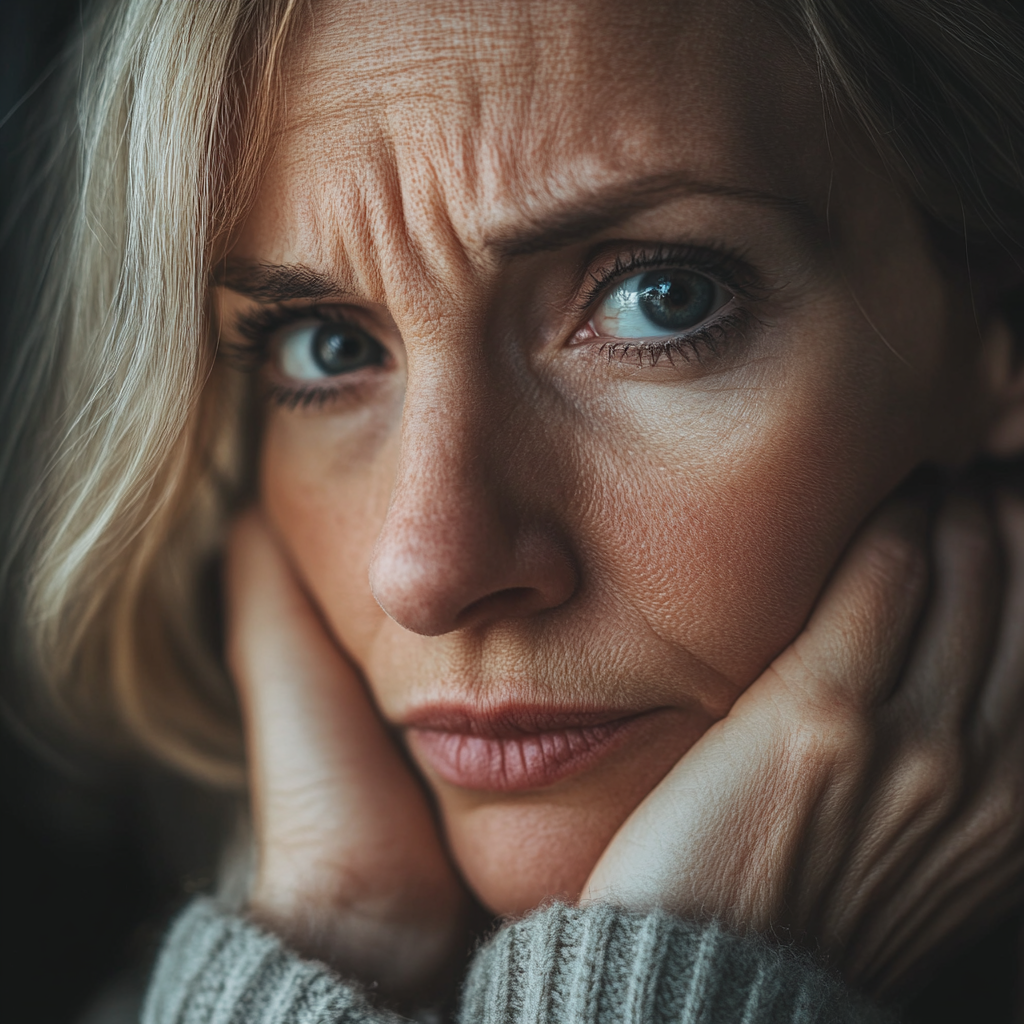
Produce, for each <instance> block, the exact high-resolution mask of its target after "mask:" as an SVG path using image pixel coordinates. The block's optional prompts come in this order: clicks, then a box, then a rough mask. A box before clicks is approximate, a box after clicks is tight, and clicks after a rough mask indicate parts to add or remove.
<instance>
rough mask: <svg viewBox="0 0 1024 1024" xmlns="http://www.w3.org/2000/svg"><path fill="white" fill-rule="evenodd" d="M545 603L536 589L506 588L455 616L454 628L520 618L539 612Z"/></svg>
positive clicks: (478, 601) (468, 606) (483, 598)
mask: <svg viewBox="0 0 1024 1024" xmlns="http://www.w3.org/2000/svg"><path fill="white" fill-rule="evenodd" d="M545 603H546V602H545V600H544V595H543V593H541V591H539V590H538V589H537V588H536V587H508V588H507V589H505V590H499V591H498V592H497V593H494V594H488V595H487V596H486V597H481V598H480V599H479V600H476V601H474V602H473V603H472V604H469V605H467V606H466V607H465V608H463V609H462V611H461V612H459V614H458V615H457V616H456V619H455V628H456V629H465V628H466V627H467V626H472V625H473V624H474V623H476V622H479V621H481V620H484V619H487V620H496V619H515V618H522V617H524V616H526V615H531V614H533V612H535V611H539V610H540V609H541V608H543V607H544V605H545Z"/></svg>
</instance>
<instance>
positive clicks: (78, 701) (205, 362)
mask: <svg viewBox="0 0 1024 1024" xmlns="http://www.w3.org/2000/svg"><path fill="white" fill-rule="evenodd" d="M294 6H295V0H171V2H168V0H128V2H120V3H119V2H107V3H101V4H98V5H96V6H95V7H94V8H93V9H92V11H91V12H90V16H89V19H88V21H87V22H86V23H85V24H84V26H83V28H82V31H81V33H80V35H79V37H78V39H77V40H76V41H75V43H74V44H73V46H72V47H71V49H70V50H69V52H68V54H67V56H66V58H65V61H64V67H63V70H62V73H61V76H60V80H59V81H58V82H57V83H56V85H55V88H54V90H53V95H52V97H51V99H50V104H51V107H52V109H54V110H57V111H60V112H61V115H62V116H61V117H59V118H58V119H56V121H55V123H52V124H50V125H49V126H47V134H48V142H49V145H48V147H47V148H46V149H44V151H43V153H42V159H41V163H42V167H41V174H40V176H41V178H42V179H43V180H45V181H46V182H48V183H49V187H50V190H51V191H50V192H49V193H48V192H47V191H45V190H43V191H41V193H40V195H39V197H38V201H37V207H38V209H39V212H40V214H41V217H40V218H38V219H37V223H38V220H40V219H41V220H42V221H43V230H42V231H39V229H38V228H37V229H36V231H37V232H38V233H39V236H40V237H41V238H44V239H45V240H46V249H45V250H44V252H42V253H41V254H40V255H41V256H42V258H43V260H44V261H45V265H44V267H43V272H42V274H41V277H40V280H39V284H38V287H37V290H36V294H35V295H34V296H32V301H31V302H30V303H27V304H26V305H27V306H28V307H29V308H30V309H31V316H30V317H26V318H24V319H23V321H22V322H21V324H20V325H19V333H20V338H19V345H18V352H17V357H16V358H17V363H16V365H15V366H14V368H13V372H9V373H8V375H7V380H8V382H9V387H8V394H7V395H5V396H4V400H5V406H6V407H7V408H9V409H11V410H12V412H14V414H15V416H16V417H17V419H16V421H15V422H14V423H12V424H11V428H13V429H11V428H9V429H8V431H7V432H6V441H7V444H6V446H5V448H6V450H3V451H2V453H0V454H2V459H3V461H2V463H0V467H2V469H3V470H6V471H7V472H5V473H4V475H5V477H7V478H8V479H10V478H11V477H12V476H14V475H15V474H16V468H17V467H16V464H18V463H20V465H21V470H22V472H21V477H22V479H21V481H20V482H21V483H22V488H21V489H22V491H23V500H22V502H21V506H20V508H19V509H16V510H13V512H12V521H11V523H10V533H11V540H12V544H11V548H10V549H11V550H12V551H14V552H19V551H21V552H25V553H27V554H28V557H27V558H26V559H24V560H23V561H22V563H21V565H20V566H17V567H16V570H15V573H13V574H10V575H11V578H14V579H17V580H18V581H19V583H20V587H19V589H20V590H21V592H22V595H23V598H22V600H23V615H24V618H23V621H24V623H25V626H26V628H25V630H24V636H25V637H26V638H27V639H28V640H29V641H30V648H29V650H28V651H27V653H28V655H29V660H30V662H31V664H32V667H33V671H34V673H35V674H36V675H37V676H38V678H41V679H42V680H43V681H44V682H45V683H46V684H47V685H48V688H49V691H50V696H51V697H52V698H53V700H54V701H55V702H56V703H57V704H58V705H59V706H61V707H62V709H63V711H64V713H65V715H66V717H68V718H69V719H72V720H77V721H82V720H86V719H95V718H96V715H97V713H99V715H100V717H101V718H103V719H105V720H106V723H105V724H106V725H108V726H109V725H114V724H116V725H118V726H123V727H126V729H127V731H128V732H129V733H131V734H133V735H135V736H136V737H138V738H139V739H140V740H141V741H142V742H143V743H144V744H145V746H147V747H148V748H150V749H151V750H153V751H155V752H156V753H157V754H158V755H160V756H161V757H163V758H164V759H166V760H169V761H171V762H173V763H175V764H177V765H179V766H180V767H182V768H184V769H186V770H187V771H189V772H192V773H194V774H198V775H201V776H204V777H206V778H211V779H214V780H218V781H221V782H225V783H230V782H237V781H239V779H240V768H239V766H240V763H241V748H240V740H239V731H238V728H237V725H236V722H235V714H234V711H233V705H232V701H231V697H230V689H229V688H228V687H227V685H226V684H225V680H224V676H223V672H222V669H221V667H220V663H219V659H218V658H217V657H216V652H215V651H214V650H212V645H211V643H210V642H209V641H210V639H211V637H210V632H211V631H210V629H209V628H208V626H209V623H208V622H207V623H204V622H203V621H202V615H203V609H202V608H201V606H200V604H199V603H198V602H197V600H196V596H197V595H196V578H195V576H196V571H197V568H198V567H199V566H201V565H202V564H203V563H204V561H208V560H209V559H210V558H211V557H212V556H213V555H214V553H215V552H216V550H217V548H218V546H219V544H220V540H221V533H222V530H223V524H224V521H225V515H226V513H227V512H228V511H229V510H230V507H231V502H232V498H233V497H234V496H235V495H236V494H237V492H238V490H239V487H240V485H241V484H242V483H243V481H242V479H241V471H242V467H243V464H244V459H243V458H242V452H241V447H242V445H243V444H244V438H243V437H241V436H240V430H239V427H240V420H241V417H240V401H241V399H242V393H241V388H240V385H239V382H238V381H236V380H232V375H231V374H230V372H228V371H227V370H226V369H224V368H223V367H221V366H220V365H219V364H217V363H216V362H215V358H214V357H215V342H214V339H213V338H212V336H211V328H210V323H209V316H208V310H207V291H208V274H209V268H210V265H211V260H212V259H213V257H214V254H215V252H216V250H217V248H218V246H219V245H221V244H222V242H223V239H224V237H225V235H226V233H227V232H229V231H230V229H231V226H232V224H233V223H234V222H235V220H236V219H237V217H238V216H239V215H240V213H241V211H242V210H243V209H244V207H245V204H246V202H247V199H248V197H249V195H250V194H251V192H252V189H253V186H254V183H255V181H256V177H257V175H258V169H259V165H260V163H261V160H262V157H263V155H264V153H265V151H266V148H267V145H268V138H267V131H268V128H267V126H268V125H269V124H270V119H271V118H270V106H271V104H272V102H273V99H274V92H275V90H274V74H275V70H276V68H277V65H278V62H279V56H280V51H281V47H282V44H283V39H284V34H285V30H286V28H287V26H288V24H289V21H290V19H291V16H292V14H293V8H294ZM229 158H230V159H229ZM229 166H230V167H231V172H230V174H229V173H228V170H227V169H228V167H229ZM26 456H29V458H28V459H26ZM26 461H28V462H30V463H31V469H30V472H29V473H26V472H25V463H26Z"/></svg>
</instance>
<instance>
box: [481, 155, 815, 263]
mask: <svg viewBox="0 0 1024 1024" xmlns="http://www.w3.org/2000/svg"><path fill="white" fill-rule="evenodd" d="M683 195H692V196H700V195H703V196H718V197H721V198H725V199H735V200H738V201H740V202H746V203H753V204H756V205H758V206H767V207H770V208H772V209H776V210H779V211H780V212H782V213H785V214H787V215H789V216H792V217H795V218H796V219H798V220H800V221H802V222H804V223H805V224H807V225H813V224H816V223H817V221H818V217H817V215H816V214H815V212H814V210H813V209H812V207H811V206H810V204H809V203H807V202H805V201H804V200H802V199H797V198H794V197H792V196H785V195H781V194H779V193H777V192H769V191H766V190H763V189H756V188H746V187H743V186H740V185H727V184H721V183H717V182H707V181H699V180H695V179H693V178H688V177H684V176H681V175H680V174H679V173H678V172H676V173H668V174H654V175H650V176H649V177H646V178H641V179H639V180H632V181H630V182H627V183H625V184H621V183H618V182H616V183H615V184H613V185H610V186H608V187H607V188H603V189H598V190H596V191H595V192H593V193H592V194H591V195H590V196H588V197H587V199H586V200H585V201H583V202H581V203H575V204H571V205H569V206H568V207H567V208H565V209H563V210H561V211H559V212H558V213H556V214H554V215H553V216H552V215H547V216H544V217H543V218H539V217H538V218H536V219H535V220H534V222H533V223H532V224H529V225H527V226H526V227H525V228H521V229H515V230H512V231H499V232H495V233H494V234H492V235H488V236H487V237H486V239H485V245H486V246H487V247H488V248H490V249H494V250H495V251H496V252H497V253H498V254H499V255H501V256H503V257H506V258H509V257H514V256H528V255H530V254H531V253H536V252H550V251H551V250H554V249H561V248H563V247H565V246H567V245H572V244H573V243H575V242H580V241H584V240H586V239H587V238H589V237H590V236H591V235H595V234H597V233H598V232H599V231H606V230H608V229H609V228H613V227H615V226H616V225H617V224H620V223H621V222H622V221H624V220H626V219H627V218H629V217H631V216H633V215H634V214H637V213H641V212H642V211H644V210H646V209H649V208H650V207H651V206H652V205H653V204H654V203H655V202H657V201H659V200H662V201H663V200H666V199H671V198H672V197H673V196H683Z"/></svg>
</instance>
